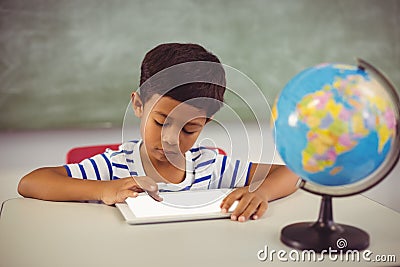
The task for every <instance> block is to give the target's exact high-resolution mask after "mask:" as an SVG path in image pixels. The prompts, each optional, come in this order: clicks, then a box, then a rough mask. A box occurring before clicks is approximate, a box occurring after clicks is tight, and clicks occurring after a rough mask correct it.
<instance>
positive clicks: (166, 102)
mask: <svg viewBox="0 0 400 267" xmlns="http://www.w3.org/2000/svg"><path fill="white" fill-rule="evenodd" d="M137 100H139V101H140V99H139V97H138V95H137V94H134V95H133V106H134V109H135V114H136V116H138V117H139V118H141V125H140V132H141V135H142V138H143V144H144V145H145V148H146V152H147V155H148V156H149V158H150V159H151V160H152V161H153V160H155V161H170V162H171V161H175V160H174V159H176V158H183V157H184V153H185V152H186V151H188V150H189V149H190V148H192V146H193V145H194V143H195V142H196V140H197V137H198V136H199V134H200V132H201V131H202V130H203V127H204V125H205V124H206V122H207V119H206V111H205V110H202V109H198V108H196V107H194V106H192V105H189V104H187V103H183V102H180V101H177V100H175V99H173V98H170V97H168V96H160V95H157V94H156V95H153V96H152V97H151V98H150V99H149V100H148V101H147V102H146V103H145V104H144V105H141V110H138V108H139V106H140V104H141V101H140V104H138V103H136V101H137Z"/></svg>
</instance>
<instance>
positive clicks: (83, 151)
mask: <svg viewBox="0 0 400 267" xmlns="http://www.w3.org/2000/svg"><path fill="white" fill-rule="evenodd" d="M120 145H121V144H108V145H96V146H80V147H74V148H72V149H71V150H69V151H68V153H67V157H66V162H67V164H72V163H79V162H81V161H82V160H84V159H87V158H90V157H93V156H95V155H97V154H101V153H104V151H106V149H107V148H111V149H112V150H118V148H119V146H120ZM211 149H212V148H211ZM217 150H218V153H219V154H221V155H224V156H226V152H225V151H224V150H223V149H222V148H217Z"/></svg>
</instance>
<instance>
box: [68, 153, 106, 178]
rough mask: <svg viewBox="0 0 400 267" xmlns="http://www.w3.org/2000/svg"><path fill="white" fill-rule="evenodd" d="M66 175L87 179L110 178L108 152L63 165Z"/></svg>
mask: <svg viewBox="0 0 400 267" xmlns="http://www.w3.org/2000/svg"><path fill="white" fill-rule="evenodd" d="M64 167H65V169H66V170H67V173H68V176H69V177H73V178H80V179H87V180H110V179H111V177H112V175H113V170H112V166H111V159H110V153H109V152H105V153H103V154H98V155H95V156H93V157H91V158H88V159H84V160H82V161H81V162H80V163H75V164H66V165H64Z"/></svg>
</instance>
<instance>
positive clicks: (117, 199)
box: [100, 176, 162, 205]
mask: <svg viewBox="0 0 400 267" xmlns="http://www.w3.org/2000/svg"><path fill="white" fill-rule="evenodd" d="M104 183H105V184H104V187H103V190H102V193H101V197H100V199H101V201H103V202H104V204H107V205H113V204H115V203H121V202H124V201H125V199H127V198H128V197H137V196H138V194H139V193H141V192H144V191H146V192H147V193H148V194H149V195H150V196H151V197H152V198H154V199H155V200H156V201H162V198H161V197H160V196H159V195H158V186H157V183H156V182H154V181H153V179H151V178H150V177H147V176H139V177H128V178H122V179H118V180H112V181H106V182H104Z"/></svg>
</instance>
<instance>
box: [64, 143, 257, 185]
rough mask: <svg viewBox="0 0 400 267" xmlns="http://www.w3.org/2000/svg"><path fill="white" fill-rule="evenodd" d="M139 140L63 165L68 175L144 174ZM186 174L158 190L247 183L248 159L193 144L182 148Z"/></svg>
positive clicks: (98, 177) (96, 177) (106, 177)
mask: <svg viewBox="0 0 400 267" xmlns="http://www.w3.org/2000/svg"><path fill="white" fill-rule="evenodd" d="M141 144H142V140H134V141H129V142H126V143H123V144H122V145H121V146H120V147H119V149H118V150H117V151H114V150H111V149H107V150H106V151H105V152H104V153H102V154H98V155H95V156H93V157H91V158H88V159H85V160H83V161H82V162H80V163H76V164H67V165H64V167H65V169H66V170H67V173H68V176H70V177H73V178H80V179H88V180H116V179H120V178H126V177H131V176H146V174H145V172H144V169H143V165H142V160H141V158H140V152H139V148H140V145H141ZM185 158H186V175H185V179H184V180H183V181H182V182H181V183H179V184H168V185H171V186H170V187H168V185H167V189H160V191H180V190H198V189H216V188H235V187H243V186H245V185H247V184H248V179H249V174H250V168H251V165H252V163H251V162H247V161H246V162H245V161H241V160H233V159H231V158H229V157H227V156H224V155H221V154H218V151H217V149H210V148H206V147H194V148H192V149H190V150H189V151H187V152H186V154H185Z"/></svg>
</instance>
